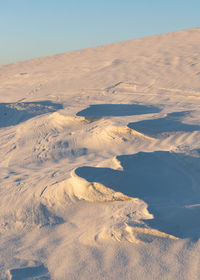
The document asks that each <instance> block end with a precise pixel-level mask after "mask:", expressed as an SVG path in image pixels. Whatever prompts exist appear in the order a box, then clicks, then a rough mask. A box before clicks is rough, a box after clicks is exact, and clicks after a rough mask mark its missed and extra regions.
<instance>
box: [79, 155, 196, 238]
mask: <svg viewBox="0 0 200 280" xmlns="http://www.w3.org/2000/svg"><path fill="white" fill-rule="evenodd" d="M117 159H118V160H119V161H120V163H121V166H122V167H123V171H120V170H113V169H110V168H95V167H80V168H78V169H77V170H76V174H77V175H78V176H80V177H83V178H85V179H86V180H88V181H90V182H99V183H102V184H104V185H105V186H107V187H109V188H112V189H114V190H115V191H119V192H122V193H124V194H126V195H128V196H131V197H137V198H140V199H142V200H144V201H145V202H146V203H147V204H148V210H149V212H150V213H151V214H153V215H154V219H152V220H148V221H146V222H147V223H148V225H149V226H151V227H153V228H156V229H158V230H160V231H162V232H166V233H168V234H171V235H174V236H176V237H180V238H190V239H193V240H195V239H197V238H199V237H200V223H199V216H200V172H199V171H200V158H197V157H196V158H195V157H192V156H186V155H183V154H176V153H170V152H163V151H159V152H153V153H142V152H141V153H138V154H134V155H124V156H118V157H117Z"/></svg>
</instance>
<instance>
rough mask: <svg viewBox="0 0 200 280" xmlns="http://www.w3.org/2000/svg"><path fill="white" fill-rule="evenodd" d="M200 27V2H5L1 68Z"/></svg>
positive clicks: (1, 2) (0, 4)
mask: <svg viewBox="0 0 200 280" xmlns="http://www.w3.org/2000/svg"><path fill="white" fill-rule="evenodd" d="M199 26H200V0H0V64H7V63H10V62H15V61H20V60H26V59H30V58H34V57H41V56H47V55H51V54H56V53H62V52H66V51H70V50H77V49H82V48H88V47H92V46H97V45H104V44H108V43H113V42H119V41H124V40H130V39H134V38H138V37H144V36H149V35H155V34H160V33H165V32H171V31H176V30H182V29H187V28H192V27H199Z"/></svg>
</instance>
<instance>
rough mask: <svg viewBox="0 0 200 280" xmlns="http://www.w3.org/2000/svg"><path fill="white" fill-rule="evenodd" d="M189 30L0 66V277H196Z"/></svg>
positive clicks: (195, 64)
mask: <svg viewBox="0 0 200 280" xmlns="http://www.w3.org/2000/svg"><path fill="white" fill-rule="evenodd" d="M199 53H200V29H199V28H195V29H190V30H184V31H179V32H174V33H168V34H163V35H159V36H153V37H147V38H144V39H137V40H130V41H126V42H121V43H117V44H111V45H107V46H102V47H95V48H91V49H85V50H80V51H75V52H69V53H66V54H60V55H55V56H50V57H45V58H39V59H34V60H29V61H24V62H19V63H13V64H10V65H3V66H0V197H1V207H0V279H2V280H5V279H6V280H7V279H12V280H13V279H34V280H36V279H40V280H42V279H55V280H63V279H80V280H85V279H88V280H93V279H94V278H95V279H97V280H103V279H104V280H110V279H116V280H118V279H120V280H121V279H127V280H129V279H130V280H133V279H134V280H135V279H136V280H137V279H138V280H141V279H145V280H148V279H149V280H152V279H158V280H163V279H164V280H169V279H170V280H174V279H179V280H190V279H192V280H193V279H194V280H196V279H199V278H200V269H199V267H200V266H199V261H200V254H199V252H200V251H199V246H200V243H199V237H200V224H199V214H200V172H199V171H200V121H199V120H200V99H199V94H200V83H199V77H200V63H199Z"/></svg>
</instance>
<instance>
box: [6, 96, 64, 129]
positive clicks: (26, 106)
mask: <svg viewBox="0 0 200 280" xmlns="http://www.w3.org/2000/svg"><path fill="white" fill-rule="evenodd" d="M60 109H63V106H62V104H59V103H53V102H51V101H38V102H19V103H0V128H2V127H7V126H12V125H16V124H19V123H21V122H24V121H26V120H28V119H31V118H33V117H35V116H38V115H43V114H46V113H51V112H55V111H57V110H60Z"/></svg>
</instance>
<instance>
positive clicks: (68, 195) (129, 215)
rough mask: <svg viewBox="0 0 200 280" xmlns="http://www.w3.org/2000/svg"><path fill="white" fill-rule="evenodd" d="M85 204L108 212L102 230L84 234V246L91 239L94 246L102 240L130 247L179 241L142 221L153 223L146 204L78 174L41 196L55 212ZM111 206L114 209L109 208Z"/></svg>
mask: <svg viewBox="0 0 200 280" xmlns="http://www.w3.org/2000/svg"><path fill="white" fill-rule="evenodd" d="M82 200H84V201H87V202H90V203H91V202H92V204H91V209H93V207H95V208H96V207H99V206H97V205H96V204H93V202H100V203H101V204H99V205H100V208H101V205H102V207H103V208H104V209H107V212H106V213H107V214H106V216H102V218H101V223H102V225H101V226H99V225H98V226H96V227H94V229H92V228H91V225H90V228H91V230H90V232H87V234H85V233H82V234H81V237H80V240H81V242H83V243H87V242H89V243H91V240H92V239H94V241H95V242H97V241H100V240H101V239H112V240H115V241H128V242H131V243H146V242H151V241H152V240H153V239H154V238H167V239H174V240H177V239H178V238H176V237H174V236H173V235H170V234H167V233H164V232H161V231H159V230H156V229H152V228H150V227H148V226H147V225H146V224H145V223H144V222H142V221H141V220H145V219H153V215H152V214H150V213H149V212H148V210H147V204H146V203H145V202H144V201H142V200H140V199H138V198H133V197H129V196H126V195H124V194H123V193H120V192H116V191H114V190H112V189H110V188H108V187H107V186H105V185H103V184H100V183H97V182H89V181H87V180H86V179H83V178H82V177H79V176H78V175H77V174H76V170H74V171H73V172H72V173H71V177H70V178H69V179H67V180H65V181H63V182H61V183H58V184H56V185H52V186H49V187H47V188H46V189H45V190H44V192H43V193H42V201H43V203H44V204H46V205H48V206H49V207H50V208H52V209H54V210H53V211H56V212H59V211H60V209H61V208H63V210H64V208H65V207H66V204H68V203H71V202H72V201H74V202H78V201H82ZM110 203H112V205H113V207H114V208H113V207H110V206H111V205H110ZM95 205H96V206H95ZM59 208H60V209H59ZM61 212H62V211H61ZM84 219H85V220H84V223H87V222H88V223H89V224H90V223H94V221H93V219H94V218H92V221H91V217H85V218H84ZM130 221H134V224H133V225H132V224H131V223H130Z"/></svg>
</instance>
